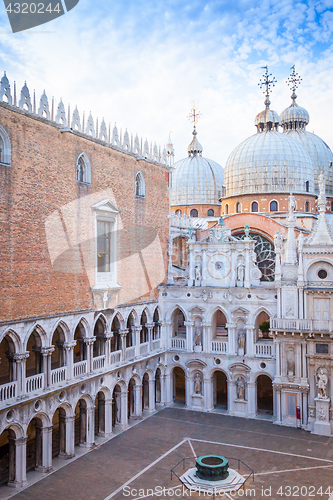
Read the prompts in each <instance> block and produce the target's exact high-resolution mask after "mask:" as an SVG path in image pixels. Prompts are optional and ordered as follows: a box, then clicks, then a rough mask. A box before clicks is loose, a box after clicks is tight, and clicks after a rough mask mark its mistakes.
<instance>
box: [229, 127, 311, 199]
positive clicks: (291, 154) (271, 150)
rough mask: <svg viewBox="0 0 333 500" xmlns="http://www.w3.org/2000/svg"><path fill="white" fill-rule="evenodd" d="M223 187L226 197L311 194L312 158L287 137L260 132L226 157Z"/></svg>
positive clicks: (274, 132)
mask: <svg viewBox="0 0 333 500" xmlns="http://www.w3.org/2000/svg"><path fill="white" fill-rule="evenodd" d="M307 182H308V184H307ZM225 185H226V196H233V195H240V194H251V193H290V192H293V193H306V192H310V193H312V194H313V193H314V174H313V166H312V162H311V158H310V156H309V153H308V152H307V151H306V149H305V148H304V147H303V146H302V145H301V144H300V143H299V141H296V140H294V139H292V138H291V137H289V135H287V134H281V133H280V132H277V131H275V130H266V131H263V132H259V133H257V134H255V135H253V136H251V137H249V138H248V139H246V140H245V141H244V142H242V143H241V144H240V145H239V146H237V147H236V148H235V149H234V151H233V152H232V153H231V155H230V156H229V158H228V160H227V163H226V167H225ZM307 185H308V186H309V190H308V191H307Z"/></svg>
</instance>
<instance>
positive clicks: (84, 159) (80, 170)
mask: <svg viewBox="0 0 333 500" xmlns="http://www.w3.org/2000/svg"><path fill="white" fill-rule="evenodd" d="M76 180H77V181H78V182H84V183H85V184H91V167H90V162H89V158H88V156H87V155H86V154H85V153H81V154H80V156H79V157H78V159H77V161H76Z"/></svg>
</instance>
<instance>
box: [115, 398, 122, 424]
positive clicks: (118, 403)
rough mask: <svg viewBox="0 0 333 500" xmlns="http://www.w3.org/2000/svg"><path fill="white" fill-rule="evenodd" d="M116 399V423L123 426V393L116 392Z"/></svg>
mask: <svg viewBox="0 0 333 500" xmlns="http://www.w3.org/2000/svg"><path fill="white" fill-rule="evenodd" d="M113 394H114V398H115V408H116V415H115V422H116V424H121V392H116V391H115V392H114V393H113Z"/></svg>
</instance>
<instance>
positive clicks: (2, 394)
mask: <svg viewBox="0 0 333 500" xmlns="http://www.w3.org/2000/svg"><path fill="white" fill-rule="evenodd" d="M16 396H17V382H9V383H8V384H4V385H0V402H2V401H8V400H10V399H14V398H16Z"/></svg>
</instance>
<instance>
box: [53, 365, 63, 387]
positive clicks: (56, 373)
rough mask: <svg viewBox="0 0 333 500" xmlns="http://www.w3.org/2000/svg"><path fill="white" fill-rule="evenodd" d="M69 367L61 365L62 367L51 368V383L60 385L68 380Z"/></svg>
mask: <svg viewBox="0 0 333 500" xmlns="http://www.w3.org/2000/svg"><path fill="white" fill-rule="evenodd" d="M66 373H67V368H66V366H61V367H60V368H55V369H54V370H51V385H58V384H61V383H62V382H65V380H66Z"/></svg>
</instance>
